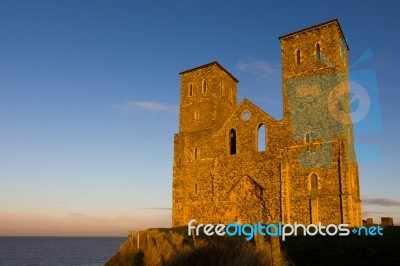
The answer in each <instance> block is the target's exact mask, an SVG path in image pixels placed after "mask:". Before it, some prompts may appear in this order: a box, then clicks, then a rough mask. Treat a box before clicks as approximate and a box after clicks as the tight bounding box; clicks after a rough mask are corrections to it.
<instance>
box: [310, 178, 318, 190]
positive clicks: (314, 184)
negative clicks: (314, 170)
mask: <svg viewBox="0 0 400 266" xmlns="http://www.w3.org/2000/svg"><path fill="white" fill-rule="evenodd" d="M311 189H318V176H317V175H316V174H312V175H311Z"/></svg>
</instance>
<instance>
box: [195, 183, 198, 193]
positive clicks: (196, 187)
mask: <svg viewBox="0 0 400 266" xmlns="http://www.w3.org/2000/svg"><path fill="white" fill-rule="evenodd" d="M197 192H198V185H197V183H196V184H194V194H195V195H197Z"/></svg>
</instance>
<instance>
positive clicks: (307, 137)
mask: <svg viewBox="0 0 400 266" xmlns="http://www.w3.org/2000/svg"><path fill="white" fill-rule="evenodd" d="M305 138H306V143H310V141H311V136H310V133H306V136H305Z"/></svg>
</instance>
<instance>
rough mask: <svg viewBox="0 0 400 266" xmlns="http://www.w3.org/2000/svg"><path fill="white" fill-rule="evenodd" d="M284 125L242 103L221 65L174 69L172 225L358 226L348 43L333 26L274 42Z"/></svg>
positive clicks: (324, 25)
mask: <svg viewBox="0 0 400 266" xmlns="http://www.w3.org/2000/svg"><path fill="white" fill-rule="evenodd" d="M279 39H280V42H281V47H282V90H283V101H284V102H283V105H284V110H283V119H282V120H279V121H278V120H275V119H274V118H272V117H271V116H270V115H268V114H267V113H265V112H264V111H263V110H261V109H260V108H258V107H257V106H255V105H254V104H253V103H251V102H250V101H249V100H247V99H243V100H242V101H241V102H240V103H239V104H237V83H238V80H237V79H236V78H235V77H233V76H232V75H231V74H230V73H229V72H228V71H226V70H225V69H224V68H223V67H222V66H221V65H219V64H218V63H217V62H212V63H210V64H206V65H203V66H200V67H197V68H193V69H190V70H187V71H184V72H181V73H180V77H181V88H180V92H181V94H180V118H179V133H178V134H176V135H175V137H174V166H173V205H172V206H173V207H172V219H173V226H181V225H186V224H187V222H188V221H190V220H191V219H196V220H197V221H198V222H199V223H231V222H235V221H238V222H243V223H252V222H258V221H260V222H263V223H276V222H280V221H282V222H283V223H291V222H295V221H297V222H298V223H303V224H310V223H318V222H321V223H322V224H329V223H335V224H339V223H348V224H350V225H353V226H359V225H361V201H360V191H359V179H358V166H357V162H356V157H355V154H354V147H353V146H354V144H353V128H352V124H351V118H350V115H349V112H350V103H349V86H348V84H349V83H348V66H347V53H348V46H347V43H346V41H345V38H344V35H343V32H342V30H341V28H340V25H339V23H338V21H337V20H332V21H328V22H325V23H322V24H319V25H316V26H313V27H310V28H307V29H304V30H301V31H297V32H294V33H291V34H288V35H284V36H282V37H280V38H279Z"/></svg>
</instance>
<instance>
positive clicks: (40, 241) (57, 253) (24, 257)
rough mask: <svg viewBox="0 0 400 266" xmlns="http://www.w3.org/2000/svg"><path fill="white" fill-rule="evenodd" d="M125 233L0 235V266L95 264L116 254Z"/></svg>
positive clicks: (78, 265)
mask: <svg viewBox="0 0 400 266" xmlns="http://www.w3.org/2000/svg"><path fill="white" fill-rule="evenodd" d="M125 240H126V237H0V266H14V265H15V266H28V265H29V266H34V265H40V266H61V265H74V266H81V265H82V266H95V265H104V263H105V262H106V261H107V260H108V259H109V258H111V257H112V256H113V255H115V254H116V253H117V252H118V250H119V247H120V245H121V244H122V243H123V242H124V241H125Z"/></svg>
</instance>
